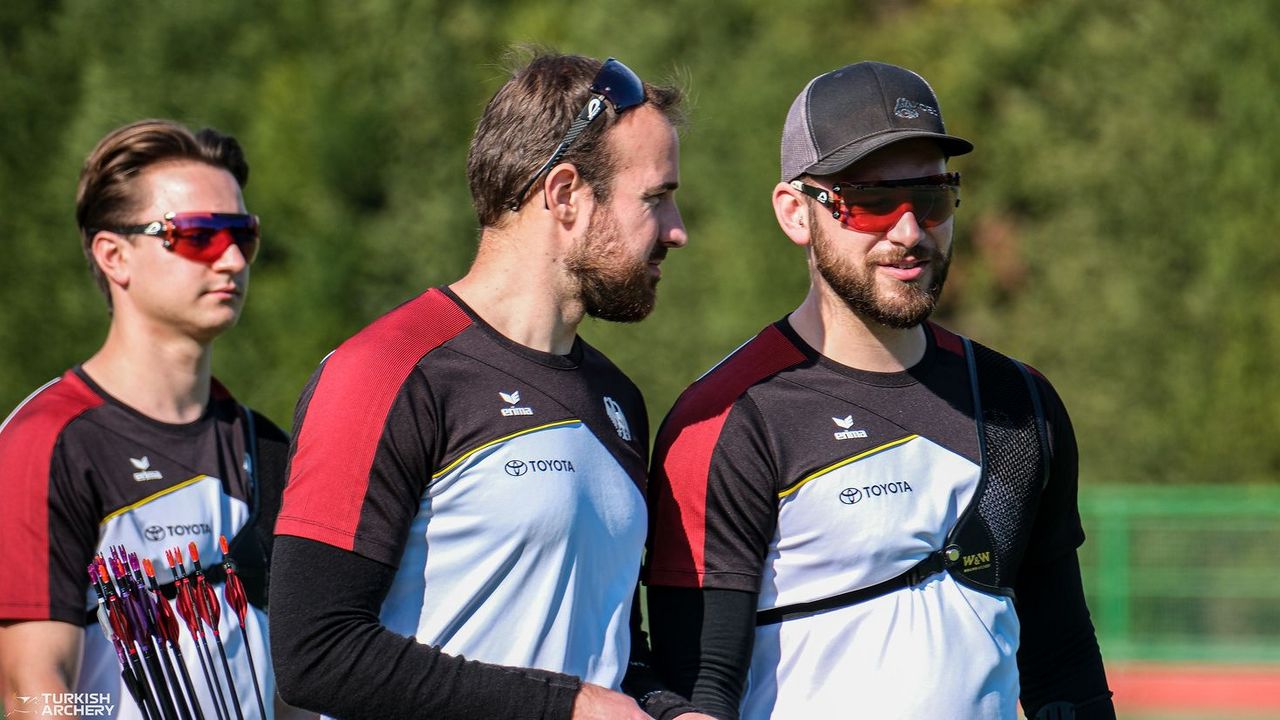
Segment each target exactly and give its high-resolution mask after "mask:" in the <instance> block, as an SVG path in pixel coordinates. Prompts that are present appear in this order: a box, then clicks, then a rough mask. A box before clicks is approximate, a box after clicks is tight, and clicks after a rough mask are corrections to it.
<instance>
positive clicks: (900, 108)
mask: <svg viewBox="0 0 1280 720" xmlns="http://www.w3.org/2000/svg"><path fill="white" fill-rule="evenodd" d="M922 112H926V113H929V114H930V115H932V116H934V117H938V110H937V108H933V107H930V106H928V105H925V104H924V103H918V102H913V101H911V100H908V99H906V98H903V97H900V98H898V103H897V104H896V105H894V107H893V114H894V115H896V116H898V117H900V118H902V119H904V120H915V119H916V118H918V117H920V113H922Z"/></svg>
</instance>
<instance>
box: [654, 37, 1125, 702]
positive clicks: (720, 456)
mask: <svg viewBox="0 0 1280 720" xmlns="http://www.w3.org/2000/svg"><path fill="white" fill-rule="evenodd" d="M972 149H973V146H972V145H971V144H970V143H969V142H968V141H966V140H963V139H961V138H958V137H955V136H953V135H949V134H947V131H946V128H945V127H944V125H943V122H942V115H941V112H940V110H939V109H938V100H937V98H936V97H935V96H934V93H933V90H932V88H930V87H929V85H928V83H926V82H925V80H924V79H923V78H921V77H920V76H919V75H917V74H915V73H913V72H911V71H909V70H906V69H904V68H900V67H896V66H893V65H886V64H883V63H876V62H862V63H857V64H855V65H850V66H847V67H844V68H840V69H838V70H833V71H831V72H828V73H824V74H822V75H820V76H818V77H816V78H814V79H813V80H811V81H810V82H809V84H808V85H807V86H805V88H804V90H803V91H801V93H800V95H799V96H798V97H797V98H796V99H795V101H794V103H793V104H792V106H791V110H790V112H789V113H788V115H787V119H786V123H785V126H784V129H783V133H782V181H781V182H780V183H779V184H778V185H777V186H776V187H775V189H774V191H773V207H774V212H775V215H776V217H777V220H778V223H779V225H780V226H781V227H782V230H783V232H784V233H785V234H786V235H787V237H788V238H789V239H790V240H791V241H792V242H793V243H795V244H796V245H798V246H800V247H802V248H804V249H805V253H806V256H807V258H808V265H809V277H810V287H809V293H808V295H807V296H806V297H805V298H804V301H803V302H801V303H800V306H799V307H798V308H797V309H796V310H795V311H794V312H792V313H791V314H790V315H788V316H787V317H785V318H783V319H782V320H779V321H778V322H776V323H774V324H772V325H770V326H768V327H766V328H765V329H764V331H763V332H761V333H760V334H759V335H757V336H756V337H755V338H754V339H752V340H751V341H749V342H747V343H746V344H744V345H743V346H742V347H740V348H739V349H738V350H736V351H735V352H734V353H733V354H731V355H730V356H729V357H728V358H726V359H725V360H724V361H722V362H721V363H720V364H719V365H717V366H716V367H715V368H714V369H713V370H711V371H710V372H708V373H707V374H706V375H704V376H703V377H702V378H700V379H699V380H698V381H697V382H695V383H694V384H693V385H692V386H691V387H690V388H689V389H688V390H686V391H685V393H684V394H683V395H682V396H681V398H680V399H679V400H678V401H677V403H676V405H675V407H674V408H673V409H672V410H671V412H670V414H669V415H668V417H667V420H666V421H665V423H664V424H663V427H662V429H661V430H660V431H659V433H658V439H657V442H656V449H655V453H654V461H653V469H652V477H653V482H652V484H651V488H652V493H653V495H652V497H651V502H650V509H651V512H653V513H654V516H655V525H654V530H653V532H652V534H651V536H650V537H651V540H650V542H651V547H650V552H649V554H648V556H647V568H646V581H647V583H648V585H649V612H650V618H649V623H650V629H651V632H652V633H653V650H654V654H655V657H656V658H657V660H658V662H659V668H660V669H661V670H663V671H664V672H665V674H666V676H667V678H668V679H669V680H670V681H671V683H672V689H673V690H676V691H677V692H682V693H684V694H686V695H688V696H689V697H690V699H691V700H692V701H693V702H695V703H697V704H698V705H699V706H701V707H704V708H706V710H707V712H709V713H710V714H712V715H714V716H715V717H718V718H726V719H728V718H737V717H739V716H740V717H743V718H752V719H759V718H815V719H821V718H832V719H835V718H850V717H865V718H966V719H971V718H984V719H985V718H1001V719H1009V720H1012V719H1013V718H1015V717H1017V708H1018V702H1019V697H1021V703H1022V706H1023V707H1024V708H1025V709H1026V711H1027V713H1028V716H1030V717H1034V718H1055V719H1059V718H1070V717H1077V718H1114V717H1115V712H1114V710H1113V709H1112V703H1111V700H1110V692H1109V691H1108V689H1107V683H1106V677H1105V673H1104V671H1103V665H1102V658H1101V655H1100V653H1099V651H1098V644H1097V639H1096V636H1095V633H1094V630H1093V626H1092V624H1091V623H1090V620H1089V612H1088V609H1087V608H1086V606H1085V601H1084V594H1083V591H1082V589H1081V582H1080V567H1079V562H1078V560H1077V557H1076V549H1077V547H1079V545H1080V543H1081V542H1082V541H1083V539H1084V535H1083V533H1082V532H1081V529H1080V517H1079V513H1078V511H1077V507H1076V474H1077V458H1076V443H1075V438H1074V435H1073V433H1072V429H1071V423H1070V420H1069V419H1068V417H1067V412H1066V410H1065V409H1064V408H1063V406H1062V402H1061V401H1060V400H1059V398H1058V396H1057V394H1056V393H1055V392H1054V390H1053V387H1052V386H1051V385H1050V384H1049V382H1048V381H1047V380H1045V379H1044V377H1043V376H1041V375H1039V374H1038V373H1036V372H1035V371H1034V370H1030V369H1029V368H1027V367H1026V366H1025V365H1022V364H1021V363H1019V362H1017V361H1015V360H1011V359H1009V358H1007V357H1005V356H1003V355H1000V354H999V353H996V352H993V351H991V350H988V349H986V348H984V347H982V346H980V345H978V344H977V343H973V342H971V341H969V340H968V339H966V338H963V337H960V336H958V335H955V334H953V333H951V332H949V331H947V330H944V329H943V328H942V327H940V326H938V325H936V324H934V323H931V322H928V321H927V320H928V318H929V315H930V313H931V312H932V311H933V309H934V306H935V304H936V303H937V300H938V297H939V295H940V293H941V292H942V286H943V282H944V281H945V279H946V276H947V266H948V264H949V263H950V260H951V248H952V218H953V215H954V213H955V209H956V207H957V206H958V205H959V186H960V176H959V174H958V173H955V172H948V171H947V167H946V163H947V160H948V158H949V157H952V156H956V155H961V154H964V153H968V152H970V151H971V150H972ZM1015 594H1016V598H1017V601H1018V604H1017V605H1016V607H1015V605H1014V598H1015Z"/></svg>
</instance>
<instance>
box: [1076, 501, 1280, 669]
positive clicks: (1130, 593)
mask: <svg viewBox="0 0 1280 720" xmlns="http://www.w3.org/2000/svg"><path fill="white" fill-rule="evenodd" d="M1080 513H1081V516H1082V520H1083V522H1084V528H1085V533H1086V534H1087V535H1088V540H1087V541H1086V542H1085V545H1084V547H1083V548H1082V549H1081V556H1080V560H1081V565H1082V571H1083V573H1084V584H1085V592H1086V594H1087V595H1088V598H1089V608H1090V611H1091V612H1092V614H1093V620H1094V624H1095V626H1096V627H1097V630H1098V639H1099V642H1100V643H1101V645H1102V648H1103V652H1104V654H1105V656H1106V657H1107V659H1108V660H1186V661H1230V662H1265V663H1274V662H1280V571H1278V570H1277V564H1278V563H1277V557H1280V487H1274V486H1242V485H1219V486H1102V487H1085V488H1081V492H1080Z"/></svg>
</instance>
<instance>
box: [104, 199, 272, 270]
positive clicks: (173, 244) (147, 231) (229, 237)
mask: <svg viewBox="0 0 1280 720" xmlns="http://www.w3.org/2000/svg"><path fill="white" fill-rule="evenodd" d="M99 229H100V230H106V231H107V232H114V233H120V234H121V235H150V236H152V237H158V238H161V240H162V241H163V242H164V247H165V249H166V250H168V251H170V252H173V253H176V254H178V255H180V256H182V257H184V258H186V259H188V260H193V261H195V262H198V263H204V264H205V265H212V264H213V263H214V262H216V261H217V260H218V258H220V257H222V254H223V253H225V252H226V251H227V248H229V247H231V244H232V243H235V245H236V247H238V248H240V254H241V255H244V259H245V261H246V262H253V259H254V258H255V257H257V256H258V244H259V243H258V239H259V235H258V216H257V215H244V214H241V213H202V212H184V213H168V214H166V215H165V216H164V220H155V221H152V222H149V223H147V224H145V225H130V226H127V227H119V228H99ZM91 232H97V230H92V231H91Z"/></svg>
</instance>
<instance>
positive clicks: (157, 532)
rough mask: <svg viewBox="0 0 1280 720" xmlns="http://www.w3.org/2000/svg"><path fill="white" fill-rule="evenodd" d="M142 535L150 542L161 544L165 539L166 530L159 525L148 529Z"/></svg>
mask: <svg viewBox="0 0 1280 720" xmlns="http://www.w3.org/2000/svg"><path fill="white" fill-rule="evenodd" d="M142 534H143V535H146V536H147V539H148V540H150V541H151V542H160V541H161V540H163V539H164V528H162V527H160V526H159V525H152V526H151V527H149V528H147V529H146V530H145V531H144V532H143V533H142Z"/></svg>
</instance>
